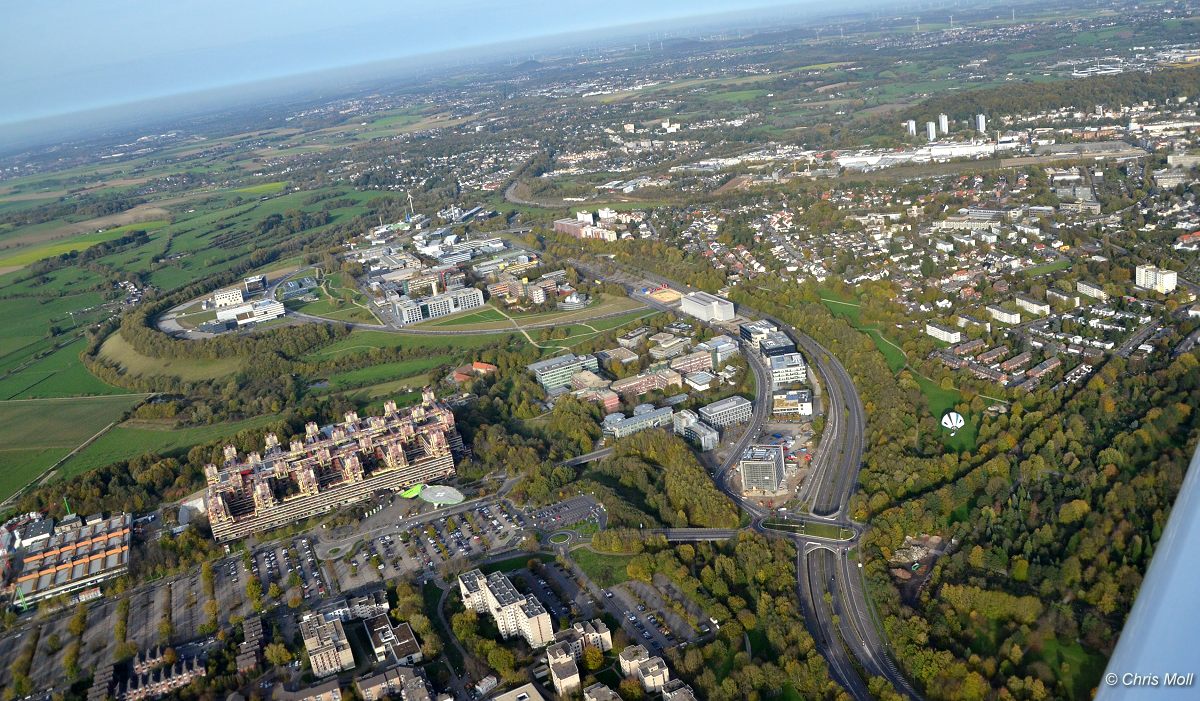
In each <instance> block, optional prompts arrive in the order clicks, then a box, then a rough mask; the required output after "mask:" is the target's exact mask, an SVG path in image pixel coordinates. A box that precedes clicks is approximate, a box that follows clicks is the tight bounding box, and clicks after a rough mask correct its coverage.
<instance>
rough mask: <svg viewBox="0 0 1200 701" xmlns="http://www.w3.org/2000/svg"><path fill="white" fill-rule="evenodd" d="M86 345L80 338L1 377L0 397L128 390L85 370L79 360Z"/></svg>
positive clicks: (84, 393) (59, 395) (119, 392)
mask: <svg viewBox="0 0 1200 701" xmlns="http://www.w3.org/2000/svg"><path fill="white" fill-rule="evenodd" d="M86 346H87V340H85V339H84V338H82V337H80V338H79V339H78V340H76V341H73V342H71V343H69V344H67V345H65V346H63V347H62V348H59V349H58V350H56V351H54V352H53V353H51V354H50V355H47V356H45V357H44V358H40V359H38V360H35V361H33V362H32V363H30V364H29V365H27V366H26V367H25V368H23V369H22V370H20V371H18V372H15V373H13V374H11V375H8V376H6V377H4V378H3V379H0V400H5V399H36V398H42V397H73V396H79V395H96V394H126V393H128V390H124V389H120V388H117V387H113V386H112V385H110V384H107V383H105V382H103V381H101V380H100V379H99V378H97V377H96V376H95V375H93V374H92V373H90V372H88V369H87V368H86V367H84V365H83V362H82V361H81V360H80V359H79V355H80V353H82V352H83V350H84V348H85V347H86Z"/></svg>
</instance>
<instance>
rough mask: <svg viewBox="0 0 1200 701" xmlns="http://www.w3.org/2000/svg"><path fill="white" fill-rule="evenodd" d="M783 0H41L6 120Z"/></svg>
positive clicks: (18, 63)
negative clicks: (540, 0)
mask: <svg viewBox="0 0 1200 701" xmlns="http://www.w3.org/2000/svg"><path fill="white" fill-rule="evenodd" d="M778 2H779V0H775V2H771V0H557V1H555V0H543V1H542V2H537V1H535V0H341V1H330V0H273V1H268V0H103V1H99V2H98V1H97V0H38V1H36V2H29V1H21V0H17V1H15V2H9V3H5V8H4V10H3V12H2V13H0V95H2V96H3V99H0V124H5V123H12V122H19V121H25V120H30V119H35V118H40V117H46V116H50V115H57V114H66V113H72V112H78V111H82V110H88V109H94V108H100V107H107V106H111V105H119V104H125V103H129V102H134V101H139V100H146V99H153V98H156V97H162V96H167V95H176V94H184V93H190V92H195V91H198V90H207V89H213V88H222V87H226V86H232V85H239V84H242V83H248V82H254V81H261V80H269V79H273V78H278V77H283V76H291V75H297V74H302V73H308V72H313V71H320V70H325V69H330V68H340V67H345V66H354V65H357V64H362V63H367V62H372V61H381V60H387V59H396V58H403V57H407V56H418V55H422V54H428V53H432V52H441V51H446V50H452V49H457V48H465V47H473V46H481V45H487V44H493V43H497V42H507V41H513V40H521V39H526V38H534V37H542V36H547V35H553V34H561V33H568V32H579V31H587V30H592V29H599V28H605V27H613V26H617V25H627V24H635V23H641V22H662V21H664V20H670V19H674V18H679V17H691V16H696V15H704V14H711V13H716V12H728V11H738V10H743V9H749V8H757V7H763V6H767V5H773V4H778Z"/></svg>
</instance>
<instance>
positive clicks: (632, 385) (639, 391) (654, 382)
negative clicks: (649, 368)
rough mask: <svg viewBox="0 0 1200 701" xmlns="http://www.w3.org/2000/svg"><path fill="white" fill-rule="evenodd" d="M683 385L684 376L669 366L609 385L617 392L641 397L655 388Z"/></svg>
mask: <svg viewBox="0 0 1200 701" xmlns="http://www.w3.org/2000/svg"><path fill="white" fill-rule="evenodd" d="M682 386H683V378H682V377H681V376H680V375H679V373H678V372H676V371H674V370H671V369H669V368H662V369H661V370H655V371H654V372H643V373H641V374H638V375H634V376H633V377H626V378H624V379H622V380H615V381H614V382H613V383H612V384H610V385H609V389H611V390H612V391H613V392H616V393H617V394H621V395H632V396H634V397H640V396H642V395H643V394H645V393H647V392H653V391H654V390H665V389H669V388H671V387H682Z"/></svg>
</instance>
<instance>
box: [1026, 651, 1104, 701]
mask: <svg viewBox="0 0 1200 701" xmlns="http://www.w3.org/2000/svg"><path fill="white" fill-rule="evenodd" d="M1039 657H1040V658H1041V659H1042V661H1043V662H1045V663H1046V664H1048V665H1050V669H1053V670H1056V671H1059V670H1062V666H1063V663H1066V664H1068V665H1069V666H1070V667H1069V669H1068V670H1067V671H1065V672H1063V677H1062V679H1063V685H1064V686H1066V687H1067V689H1068V690H1069V691H1070V693H1071V698H1072V699H1087V698H1090V696H1089V694H1090V693H1091V690H1092V689H1094V688H1095V687H1096V685H1097V684H1099V683H1100V675H1101V674H1103V673H1104V665H1105V660H1104V655H1101V654H1099V653H1096V652H1090V651H1088V650H1086V649H1084V647H1083V646H1082V645H1080V644H1079V643H1077V642H1074V641H1072V642H1071V643H1070V644H1068V645H1064V644H1063V643H1062V642H1061V641H1059V640H1058V639H1057V638H1052V639H1050V640H1047V641H1046V642H1044V643H1043V644H1042V651H1041V653H1040V654H1039Z"/></svg>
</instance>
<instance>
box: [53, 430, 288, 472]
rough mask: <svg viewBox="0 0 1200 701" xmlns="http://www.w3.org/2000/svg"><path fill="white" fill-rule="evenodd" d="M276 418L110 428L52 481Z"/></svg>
mask: <svg viewBox="0 0 1200 701" xmlns="http://www.w3.org/2000/svg"><path fill="white" fill-rule="evenodd" d="M277 418H278V417H276V416H272V415H267V416H256V417H254V418H252V419H246V420H245V421H233V422H229V423H219V424H213V425H211V426H195V427H188V428H171V427H170V426H165V425H161V424H155V422H152V421H127V422H125V423H122V424H118V425H116V426H113V428H112V430H110V431H109V432H108V433H105V434H104V435H103V436H100V438H98V439H96V441H95V442H94V443H92V444H91V445H89V446H88V447H86V448H84V449H83V450H81V451H79V452H78V453H76V454H75V455H73V456H72V457H71V459H70V460H68V461H66V462H65V463H63V464H62V466H61V467H60V468H59V471H58V474H57V475H55V477H56V478H67V477H73V476H75V475H78V474H82V473H84V472H87V471H89V470H94V469H95V468H98V467H104V466H105V465H111V464H112V463H114V462H118V461H120V460H127V459H129V458H132V457H136V456H138V455H142V454H143V453H157V454H160V455H165V454H167V453H171V452H174V451H178V450H182V449H184V448H190V447H191V446H193V445H199V444H201V443H209V442H211V441H215V440H217V439H219V438H227V437H229V438H231V437H233V436H234V435H236V434H237V433H238V432H239V431H244V430H246V429H251V428H259V427H262V426H266V425H267V424H270V423H271V422H272V421H275V420H276V419H277ZM281 438H286V437H284V436H281Z"/></svg>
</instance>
